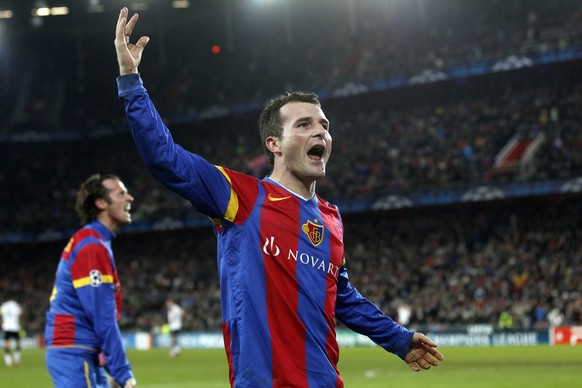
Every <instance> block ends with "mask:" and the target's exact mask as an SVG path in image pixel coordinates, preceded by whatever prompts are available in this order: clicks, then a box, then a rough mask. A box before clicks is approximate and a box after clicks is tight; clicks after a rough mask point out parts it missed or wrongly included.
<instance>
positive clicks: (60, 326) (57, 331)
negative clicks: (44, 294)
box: [52, 314, 75, 346]
mask: <svg viewBox="0 0 582 388" xmlns="http://www.w3.org/2000/svg"><path fill="white" fill-rule="evenodd" d="M52 344H53V346H69V345H74V344H75V317H74V316H72V315H64V314H55V322H54V329H53V343H52Z"/></svg>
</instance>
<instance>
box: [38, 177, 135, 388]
mask: <svg viewBox="0 0 582 388" xmlns="http://www.w3.org/2000/svg"><path fill="white" fill-rule="evenodd" d="M132 202H133V197H132V196H131V195H129V193H128V192H127V189H126V188H125V185H124V184H123V182H121V180H120V179H119V178H118V177H117V176H115V175H101V174H95V175H92V176H90V177H89V178H87V180H85V181H84V182H83V183H82V184H81V187H80V189H79V192H78V193H77V202H76V210H77V213H78V215H79V217H80V219H81V224H82V225H84V226H83V227H82V228H81V229H79V230H78V231H77V232H76V233H75V234H74V235H73V236H72V238H71V239H70V240H69V243H68V244H67V246H66V247H65V249H64V251H63V253H62V255H61V259H60V261H59V265H58V267H57V271H56V279H55V284H54V288H53V292H52V295H51V297H50V308H49V311H48V312H47V314H46V328H45V339H46V347H47V351H46V364H47V368H48V370H49V373H50V375H51V377H52V379H53V382H54V385H55V387H58V388H70V387H98V388H105V387H109V386H110V384H109V382H108V377H107V374H106V371H107V372H108V373H109V374H110V375H111V377H112V378H113V380H115V382H116V383H117V384H119V385H120V386H122V387H124V388H132V387H135V385H136V382H135V379H134V377H133V373H132V370H131V365H130V364H129V361H128V360H127V358H126V356H125V350H124V348H123V344H122V341H121V332H120V330H119V326H118V323H117V321H118V320H119V318H120V316H121V285H120V282H119V277H118V275H117V268H116V264H115V259H114V257H113V251H112V250H111V241H112V240H113V238H114V237H115V231H117V230H118V229H119V228H120V227H121V226H122V225H126V224H129V223H130V222H131V215H130V210H131V203H132ZM112 385H115V386H117V385H116V384H112Z"/></svg>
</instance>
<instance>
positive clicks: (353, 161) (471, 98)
mask: <svg viewBox="0 0 582 388" xmlns="http://www.w3.org/2000/svg"><path fill="white" fill-rule="evenodd" d="M578 66H579V64H578V62H576V63H574V64H570V65H567V66H560V67H558V68H551V70H552V71H548V68H544V69H531V70H529V71H525V70H524V71H521V72H518V73H516V74H512V75H511V78H510V77H509V76H508V75H499V76H490V77H485V78H484V79H478V80H474V81H471V82H468V83H467V84H464V85H462V86H455V85H453V84H451V83H443V84H441V85H435V86H428V87H427V86H424V87H417V88H410V89H406V90H400V91H396V92H394V93H389V92H385V93H382V94H373V95H362V96H353V97H350V98H346V99H341V100H329V101H327V104H326V105H325V107H326V112H328V116H329V117H330V119H331V122H332V129H331V131H332V134H333V136H334V140H335V142H334V154H333V155H332V160H331V161H332V163H330V165H329V168H328V177H327V178H326V179H324V180H322V181H321V183H320V184H319V186H318V189H319V192H320V194H321V195H322V196H324V197H326V198H330V199H331V200H332V201H334V202H338V201H340V200H343V201H350V200H357V199H361V198H377V197H379V196H382V195H386V194H387V193H411V192H420V191H436V190H442V189H446V188H451V187H472V186H476V185H482V184H495V183H502V182H509V181H523V180H530V181H547V180H552V179H561V178H574V177H577V176H579V175H580V173H581V171H582V113H581V111H580V109H579V106H580V104H581V101H582V78H581V77H580V74H579V71H578V70H577V69H578ZM491 85H494V87H492V86H491ZM499 85H503V86H502V87H503V90H501V91H499V90H497V89H498V88H499ZM494 89H495V90H494ZM119 109H121V106H120V107H119ZM172 130H173V132H174V134H175V135H176V137H177V138H178V139H179V141H180V143H181V144H183V145H185V146H186V147H187V148H189V149H192V150H194V151H196V152H198V153H200V154H201V155H203V156H205V157H206V158H207V159H208V160H210V161H212V162H214V163H216V164H220V165H224V166H226V167H229V168H232V169H235V170H239V171H246V172H248V173H250V174H255V175H257V176H261V177H262V176H264V175H265V174H266V173H267V172H268V169H267V167H268V166H267V160H266V157H265V156H264V153H263V151H262V149H261V146H260V144H259V136H258V130H257V123H256V119H255V117H254V116H252V117H249V116H246V115H245V116H244V117H234V118H233V117H225V118H221V119H214V120H207V121H203V122H201V123H199V124H197V125H189V124H179V125H178V124H177V125H176V126H175V127H173V128H172ZM128 132H129V131H128V130H126V133H124V134H121V135H117V136H106V137H103V138H89V139H83V140H78V141H55V142H41V143H37V142H33V143H29V142H23V143H0V162H1V163H2V164H3V165H5V166H11V168H10V169H7V170H6V171H5V173H4V174H3V176H2V178H0V187H1V188H2V190H1V194H0V196H2V198H1V199H2V201H3V202H4V203H10V204H11V206H9V207H6V208H5V209H4V211H3V212H2V213H1V214H0V231H3V232H20V233H25V232H27V231H31V232H36V233H37V234H39V233H41V234H43V235H44V234H47V235H48V237H50V236H51V233H50V232H51V230H54V229H59V228H61V230H62V229H63V228H71V227H73V226H76V218H75V217H76V216H75V213H74V211H73V209H72V208H71V205H70V203H72V200H71V199H72V198H73V197H74V193H75V190H76V186H77V184H78V182H79V181H81V180H82V179H83V177H84V176H87V175H89V174H91V173H93V172H94V171H101V170H103V169H115V172H116V173H117V174H119V175H120V176H123V177H127V178H124V179H125V180H126V181H127V185H128V187H129V188H131V190H132V192H134V193H135V194H136V198H138V200H136V203H135V213H136V214H135V220H136V221H139V220H144V219H157V220H160V219H164V218H180V217H181V216H182V215H183V214H185V213H186V214H187V210H188V209H189V208H190V204H189V203H187V202H186V201H183V200H180V199H179V198H176V196H175V195H174V194H173V193H171V192H170V191H169V190H166V189H164V188H162V187H160V186H159V184H157V183H156V182H155V181H154V180H153V179H152V178H151V177H150V176H149V173H148V172H147V171H146V169H145V168H144V166H143V163H142V162H141V159H140V157H139V155H138V154H137V152H136V151H135V147H134V145H133V143H132V140H131V138H130V135H129V133H128ZM200 134H204V141H203V142H200V140H199V138H200ZM520 134H521V135H522V136H525V137H527V136H535V135H538V134H543V135H544V136H545V139H546V140H545V142H544V143H543V145H542V147H541V148H540V149H539V150H538V151H537V153H536V154H535V157H534V162H535V169H534V171H533V172H532V173H531V174H530V175H527V176H521V175H520V171H519V170H515V171H514V172H505V171H504V172H502V173H501V172H499V171H498V170H496V168H495V164H494V163H495V158H496V155H497V154H498V153H499V152H500V151H501V149H502V148H503V146H504V145H505V144H506V143H507V142H508V141H509V140H510V139H511V138H512V137H513V136H515V135H520ZM94 149H107V150H108V153H107V154H98V155H93V154H94V152H93V151H92V150H94ZM47 161H50V162H47ZM14 182H19V184H18V185H14ZM40 182H42V192H43V193H44V195H42V196H39V195H38V192H37V191H36V190H31V189H30V188H31V187H39V183H40Z"/></svg>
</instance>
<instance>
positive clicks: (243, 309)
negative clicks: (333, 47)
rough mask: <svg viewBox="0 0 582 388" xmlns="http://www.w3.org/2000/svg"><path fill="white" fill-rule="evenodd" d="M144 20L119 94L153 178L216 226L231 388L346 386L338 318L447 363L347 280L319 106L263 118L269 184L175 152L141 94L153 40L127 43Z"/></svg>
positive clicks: (269, 110) (127, 22) (390, 347)
mask: <svg viewBox="0 0 582 388" xmlns="http://www.w3.org/2000/svg"><path fill="white" fill-rule="evenodd" d="M137 18H138V16H137V14H135V15H133V16H132V17H131V19H128V10H127V8H123V9H122V10H121V12H120V14H119V19H118V22H117V28H116V34H115V47H116V51H117V60H118V64H119V72H120V76H119V78H118V79H117V82H118V93H119V96H120V98H122V99H123V100H124V101H125V109H126V114H127V118H128V121H129V126H130V128H131V131H132V134H133V137H134V140H135V142H136V145H137V148H138V150H139V152H140V153H141V155H142V158H143V159H144V161H145V163H146V165H147V166H148V168H149V170H150V172H151V173H152V174H153V175H154V176H155V177H156V178H157V179H158V180H159V181H160V182H162V183H163V184H164V185H166V186H167V187H168V188H170V189H171V190H174V191H175V192H176V193H178V194H180V195H181V196H183V197H184V198H186V199H188V200H189V201H190V202H191V203H192V204H193V205H194V206H195V207H196V208H197V209H198V210H199V211H200V212H202V213H204V214H205V215H207V216H208V217H210V218H211V219H212V220H213V221H214V231H215V234H216V236H217V239H218V256H219V257H218V267H219V268H218V272H219V278H220V289H221V302H222V319H223V327H222V330H223V335H224V344H225V347H226V353H227V358H228V364H229V369H230V373H229V377H230V384H231V386H233V387H253V388H256V387H291V386H292V387H326V388H327V387H343V380H342V379H341V377H340V374H339V371H338V369H337V365H338V361H339V346H338V343H337V340H336V333H335V319H338V320H339V321H341V322H343V323H344V324H346V325H347V326H348V327H349V328H350V329H352V330H354V331H356V332H358V333H360V334H363V335H366V336H368V337H369V338H370V339H372V340H373V341H374V342H375V343H377V344H378V345H380V346H381V347H383V348H384V349H385V350H387V351H389V352H391V353H394V354H396V355H398V356H399V357H400V358H401V359H403V360H404V361H405V362H406V363H407V364H408V366H409V367H410V368H411V369H412V370H414V371H420V370H422V369H429V368H430V367H431V366H436V365H438V363H439V360H442V359H443V356H442V354H441V353H440V352H439V351H438V350H437V349H436V344H435V343H434V342H433V341H431V340H430V339H429V338H428V337H426V336H425V335H423V334H421V333H415V332H412V331H409V330H407V329H406V328H404V327H403V326H401V325H399V324H398V323H396V322H394V320H392V319H391V318H390V317H388V316H386V315H384V314H383V313H382V312H381V311H380V310H379V309H378V308H377V307H376V306H375V305H374V304H373V303H371V302H370V301H368V300H367V299H365V298H363V297H362V296H361V295H360V294H359V292H358V291H357V290H356V289H355V288H354V287H352V285H351V284H350V282H349V280H348V275H347V269H346V266H345V258H344V246H343V224H342V221H341V216H340V213H339V210H338V209H337V207H336V206H334V205H331V204H330V203H329V202H327V201H325V200H323V199H321V198H320V197H319V196H318V195H316V193H315V185H316V181H317V179H319V178H323V177H324V176H325V167H326V163H327V160H328V159H329V156H330V154H331V141H332V139H331V135H330V131H329V129H330V124H329V121H328V120H327V118H326V116H325V114H324V113H323V111H322V109H321V105H320V103H319V100H318V98H317V96H316V95H315V94H312V93H300V92H295V93H287V94H285V95H282V96H280V97H279V98H277V99H274V100H272V101H271V102H270V103H269V105H267V106H266V108H265V109H264V110H263V112H262V113H261V115H260V122H259V126H260V132H261V138H262V141H263V147H264V148H265V151H266V152H267V155H268V156H269V159H270V162H271V164H272V166H273V171H272V174H271V175H270V176H268V177H266V178H264V179H262V180H259V179H257V178H254V177H252V176H249V175H244V174H241V173H237V172H235V171H232V170H229V169H227V168H224V167H219V166H215V165H213V164H211V163H209V162H208V161H206V160H205V159H203V158H202V157H201V156H199V155H196V154H193V153H191V152H188V151H186V150H184V149H183V148H182V147H181V146H179V145H177V144H175V143H174V141H173V139H172V136H171V134H170V132H169V130H168V128H167V127H166V126H165V124H164V123H163V122H162V119H161V117H160V115H159V114H158V112H157V111H156V109H155V107H154V105H153V103H152V101H151V100H150V98H149V96H148V94H147V91H146V89H145V88H144V87H143V83H142V80H141V77H140V75H139V73H138V66H139V63H140V61H141V56H142V53H143V49H144V47H145V46H146V44H147V43H148V41H149V38H148V37H145V36H142V37H141V38H139V39H138V40H137V42H136V43H135V44H130V43H129V39H130V35H131V32H132V30H133V28H134V27H135V24H136V22H137ZM306 65H308V64H306ZM233 87H235V86H234V85H233ZM202 137H203V136H202Z"/></svg>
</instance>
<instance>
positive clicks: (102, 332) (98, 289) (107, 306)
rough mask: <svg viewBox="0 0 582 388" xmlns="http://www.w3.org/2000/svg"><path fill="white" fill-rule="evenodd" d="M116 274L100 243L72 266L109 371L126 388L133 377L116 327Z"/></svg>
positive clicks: (86, 249)
mask: <svg viewBox="0 0 582 388" xmlns="http://www.w3.org/2000/svg"><path fill="white" fill-rule="evenodd" d="M94 271H98V272H99V274H100V276H96V274H95V272H94ZM113 272H114V271H113V267H112V264H111V257H110V256H109V252H108V250H107V249H106V248H105V247H103V246H102V245H100V244H98V243H93V244H87V245H85V246H84V247H83V248H82V249H81V250H79V252H78V253H77V255H76V259H75V262H74V263H73V265H72V266H71V274H72V279H73V286H74V287H75V290H76V292H77V296H78V298H79V301H80V302H81V306H82V308H83V311H84V316H85V317H86V318H87V320H88V321H89V323H90V324H91V326H92V327H93V330H94V332H95V336H96V337H97V339H98V341H99V345H100V347H101V351H103V353H105V355H106V358H107V370H108V371H109V373H110V374H111V376H112V377H113V378H114V379H115V381H117V382H118V383H119V384H121V385H122V386H123V385H124V384H125V382H126V381H127V380H129V379H130V378H132V377H133V373H132V371H131V365H130V364H129V361H128V360H127V357H126V355H125V349H124V348H123V341H122V338H121V332H120V330H119V326H118V324H117V306H116V303H115V289H114V287H115V284H114V278H113ZM92 273H93V276H91V274H92Z"/></svg>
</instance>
